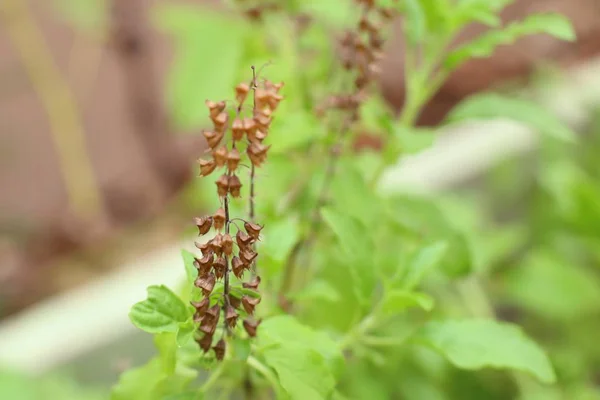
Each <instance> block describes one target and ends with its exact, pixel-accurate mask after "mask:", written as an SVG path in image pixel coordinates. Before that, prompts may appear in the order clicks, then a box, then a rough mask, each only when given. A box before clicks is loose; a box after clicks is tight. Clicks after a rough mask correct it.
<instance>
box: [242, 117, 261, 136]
mask: <svg viewBox="0 0 600 400" xmlns="http://www.w3.org/2000/svg"><path fill="white" fill-rule="evenodd" d="M243 123H244V131H245V132H246V134H247V135H248V136H252V135H254V133H255V132H256V129H257V128H258V126H257V125H256V122H254V119H253V118H250V117H247V118H244V120H243Z"/></svg>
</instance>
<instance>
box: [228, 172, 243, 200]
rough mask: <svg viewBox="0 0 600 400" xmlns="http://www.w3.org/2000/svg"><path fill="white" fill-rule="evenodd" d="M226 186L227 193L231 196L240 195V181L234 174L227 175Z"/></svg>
mask: <svg viewBox="0 0 600 400" xmlns="http://www.w3.org/2000/svg"><path fill="white" fill-rule="evenodd" d="M228 186H229V193H230V194H231V196H232V197H235V198H237V197H240V189H241V188H242V182H241V181H240V178H238V177H237V176H236V175H231V176H229V181H228Z"/></svg>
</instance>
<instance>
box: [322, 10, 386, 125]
mask: <svg viewBox="0 0 600 400" xmlns="http://www.w3.org/2000/svg"><path fill="white" fill-rule="evenodd" d="M355 1H356V3H358V6H359V7H361V8H362V14H361V17H360V20H359V21H358V23H357V26H356V27H355V28H354V29H351V30H347V31H346V32H344V34H343V35H342V37H341V38H340V40H339V45H340V47H341V59H342V66H343V67H344V69H345V70H347V71H351V72H354V73H355V78H354V87H355V89H356V91H355V92H354V93H351V94H341V95H334V96H330V97H329V98H328V99H327V100H326V101H325V102H323V104H320V105H319V106H318V108H317V113H318V114H323V113H324V112H325V111H326V110H328V109H338V110H346V111H348V112H350V113H352V114H354V116H353V117H354V119H356V118H358V108H359V107H360V104H361V103H362V102H363V101H364V100H365V98H366V96H365V94H364V91H365V89H367V87H368V86H369V84H371V83H372V82H373V81H374V80H375V79H376V78H377V77H378V75H379V73H380V72H381V71H380V67H379V62H380V61H381V59H382V58H383V44H384V38H383V33H382V31H383V29H384V27H385V25H386V24H389V23H390V22H391V20H392V19H393V18H394V17H395V12H394V10H393V9H390V8H385V7H379V6H377V5H376V1H375V0H355Z"/></svg>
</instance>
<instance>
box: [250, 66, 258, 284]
mask: <svg viewBox="0 0 600 400" xmlns="http://www.w3.org/2000/svg"><path fill="white" fill-rule="evenodd" d="M251 88H252V117H255V116H256V89H257V83H256V67H255V66H254V65H253V66H252V84H251ZM255 177H256V167H255V166H254V163H251V166H250V211H249V218H250V221H252V222H254V218H255V216H256V215H255V213H256V209H255V204H254V195H255V192H254V185H255ZM252 249H253V250H254V251H256V244H255V243H253V244H252ZM250 274H251V278H252V279H254V278H255V277H256V261H252V265H251V266H250Z"/></svg>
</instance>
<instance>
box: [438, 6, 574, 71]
mask: <svg viewBox="0 0 600 400" xmlns="http://www.w3.org/2000/svg"><path fill="white" fill-rule="evenodd" d="M539 33H545V34H549V35H551V36H554V37H556V38H558V39H562V40H568V41H573V40H575V39H576V36H575V31H574V29H573V26H572V25H571V23H570V22H569V20H568V19H566V18H565V17H564V16H562V15H560V14H553V13H548V14H534V15H530V16H529V17H527V18H525V19H524V20H523V21H518V22H513V23H511V24H509V25H507V26H506V27H505V28H503V29H501V30H493V31H490V32H486V33H484V34H482V35H480V36H479V37H477V38H476V39H474V40H472V41H471V42H469V43H467V44H465V45H462V46H460V47H458V48H457V49H456V50H453V51H452V52H450V54H449V55H448V56H447V57H446V59H445V61H444V66H445V67H446V68H447V69H449V70H453V69H455V68H457V67H459V66H460V65H461V64H462V63H464V62H465V61H468V60H469V59H471V58H485V57H489V56H491V55H492V54H493V53H494V51H495V50H496V48H497V47H498V46H500V45H507V44H512V43H514V42H515V41H516V40H517V39H519V38H522V37H524V36H528V35H533V34H539Z"/></svg>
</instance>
